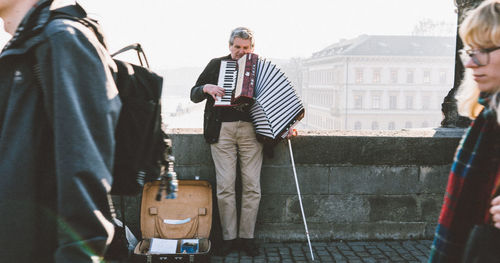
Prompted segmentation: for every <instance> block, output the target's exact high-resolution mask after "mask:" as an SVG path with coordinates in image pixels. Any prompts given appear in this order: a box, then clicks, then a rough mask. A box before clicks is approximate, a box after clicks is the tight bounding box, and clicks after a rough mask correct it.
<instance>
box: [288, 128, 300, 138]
mask: <svg viewBox="0 0 500 263" xmlns="http://www.w3.org/2000/svg"><path fill="white" fill-rule="evenodd" d="M298 134H299V133H298V132H297V130H296V129H290V130H288V134H287V135H286V138H287V139H290V138H292V137H295V136H297V135H298Z"/></svg>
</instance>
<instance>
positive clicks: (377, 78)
mask: <svg viewBox="0 0 500 263" xmlns="http://www.w3.org/2000/svg"><path fill="white" fill-rule="evenodd" d="M380 81H381V73H380V69H379V68H376V69H373V83H380Z"/></svg>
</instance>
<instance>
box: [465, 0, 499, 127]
mask: <svg viewBox="0 0 500 263" xmlns="http://www.w3.org/2000/svg"><path fill="white" fill-rule="evenodd" d="M459 34H460V38H462V41H463V43H464V45H466V46H469V47H474V48H478V47H482V48H488V47H497V46H500V0H485V1H484V2H482V3H481V4H480V5H479V6H478V7H477V8H475V9H473V10H470V11H469V12H468V13H467V16H466V18H465V19H464V21H463V22H462V24H461V25H460V30H459ZM498 74H500V72H499V73H498ZM499 91H500V87H497V88H496V90H495V91H494V94H493V97H492V99H491V101H490V106H491V108H492V109H494V110H495V111H496V112H497V121H498V122H499V123H500V114H498V112H499V106H500V105H499V104H498V102H497V99H496V97H497V96H498V95H499ZM456 98H457V101H458V112H459V113H460V114H461V115H464V116H468V117H470V118H472V119H475V118H476V117H477V115H478V114H479V112H481V110H482V109H483V106H482V105H481V104H479V103H478V98H479V89H478V87H477V83H476V82H475V81H474V80H473V77H472V70H471V69H466V70H465V74H464V80H463V81H462V84H461V85H460V88H459V90H458V93H457V96H456Z"/></svg>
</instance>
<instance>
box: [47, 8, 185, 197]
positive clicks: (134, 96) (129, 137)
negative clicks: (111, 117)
mask: <svg viewBox="0 0 500 263" xmlns="http://www.w3.org/2000/svg"><path fill="white" fill-rule="evenodd" d="M59 18H63V19H70V20H74V21H77V22H80V23H81V24H83V25H85V26H86V27H88V28H89V29H91V30H92V31H93V32H94V33H95V35H96V37H97V38H98V40H99V42H101V44H102V45H103V46H104V47H106V43H105V40H104V36H103V34H102V33H101V30H100V27H99V24H98V23H97V21H95V20H93V19H91V18H89V17H87V14H86V12H85V10H84V9H83V8H82V7H81V6H80V5H78V4H76V5H70V6H65V7H62V8H59V9H56V10H52V11H51V17H50V19H49V21H51V20H54V19H59ZM128 50H136V51H137V55H138V57H139V61H140V64H141V65H140V66H139V65H134V64H131V63H128V62H124V61H121V60H118V59H114V61H115V63H116V65H117V68H118V72H117V76H116V78H115V83H116V86H117V88H118V92H119V96H120V99H121V101H122V109H121V112H120V117H119V119H118V124H117V127H116V132H115V140H116V149H115V158H114V159H115V164H114V169H113V184H112V187H111V194H114V195H135V194H137V193H139V192H140V190H141V189H142V186H143V185H144V182H146V181H152V180H160V179H164V180H165V179H166V178H163V177H166V175H165V174H166V172H167V168H168V165H169V160H168V159H167V158H168V156H169V155H170V154H171V142H170V140H169V139H168V136H167V135H166V134H165V133H164V131H163V129H162V119H161V93H162V85H163V78H162V77H161V76H159V75H157V74H156V73H154V72H152V71H151V70H149V64H148V61H147V59H146V55H145V54H144V51H143V49H142V47H141V45H140V44H133V45H130V46H127V47H125V48H123V49H121V50H119V51H118V52H116V53H114V54H112V56H115V55H117V54H120V53H122V52H125V51H128ZM141 57H142V58H141ZM143 59H144V62H145V63H146V66H147V68H146V67H144V66H143ZM162 175H163V176H162ZM164 180H162V181H164ZM171 188H172V189H171ZM173 188H174V187H167V188H166V189H165V190H167V194H170V193H171V192H172V191H175V190H176V189H173Z"/></svg>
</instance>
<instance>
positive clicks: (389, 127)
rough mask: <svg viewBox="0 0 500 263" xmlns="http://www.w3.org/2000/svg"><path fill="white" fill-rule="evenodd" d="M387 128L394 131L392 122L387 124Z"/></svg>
mask: <svg viewBox="0 0 500 263" xmlns="http://www.w3.org/2000/svg"><path fill="white" fill-rule="evenodd" d="M387 128H388V129H389V130H394V129H396V124H395V123H394V122H393V121H391V122H389V126H388V127H387Z"/></svg>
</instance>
